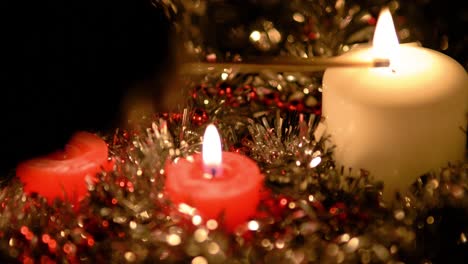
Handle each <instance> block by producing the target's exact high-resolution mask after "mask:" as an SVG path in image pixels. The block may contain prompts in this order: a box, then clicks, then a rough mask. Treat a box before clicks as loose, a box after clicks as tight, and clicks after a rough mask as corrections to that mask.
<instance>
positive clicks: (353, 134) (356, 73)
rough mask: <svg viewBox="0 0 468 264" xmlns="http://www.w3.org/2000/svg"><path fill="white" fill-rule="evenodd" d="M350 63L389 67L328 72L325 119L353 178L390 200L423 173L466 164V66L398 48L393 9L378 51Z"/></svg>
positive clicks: (384, 17) (379, 33) (382, 26)
mask: <svg viewBox="0 0 468 264" xmlns="http://www.w3.org/2000/svg"><path fill="white" fill-rule="evenodd" d="M343 57H345V58H348V59H351V60H366V59H372V58H374V59H375V58H381V59H385V58H387V59H390V67H383V68H330V69H327V70H326V72H325V75H324V78H323V87H324V89H323V113H324V116H325V118H326V121H325V122H326V126H327V132H328V133H329V134H330V135H331V144H333V145H335V146H336V148H335V149H334V156H335V160H336V162H337V164H338V166H344V167H346V168H352V172H354V175H358V174H359V172H360V170H361V169H364V170H367V171H369V172H370V173H371V176H373V177H374V178H375V179H377V180H381V181H383V183H384V187H385V189H384V196H386V197H388V196H389V195H391V194H393V193H394V191H396V190H404V189H405V188H407V187H408V186H410V184H411V183H412V182H414V181H415V180H416V177H418V176H420V175H422V174H424V173H427V172H429V171H431V170H433V169H437V168H440V167H442V166H446V165H447V164H448V162H456V161H459V160H463V157H464V151H465V142H466V136H465V133H464V132H463V131H462V130H463V129H466V117H465V114H466V111H467V108H468V107H467V105H468V93H467V92H468V89H467V88H468V78H467V74H466V71H465V70H464V69H463V67H462V66H461V65H459V64H458V63H457V62H456V61H454V60H453V59H451V58H449V57H447V56H446V55H444V54H441V53H439V52H436V51H433V50H429V49H425V48H422V47H416V46H407V45H399V44H398V39H397V35H396V32H395V28H394V25H393V22H392V17H391V14H390V11H389V10H388V9H384V10H383V11H382V12H381V15H380V17H379V20H378V22H377V28H376V31H375V36H374V41H373V47H372V48H361V49H356V50H354V51H351V52H349V53H347V54H345V55H344V56H343ZM460 128H462V129H460ZM351 175H353V173H351Z"/></svg>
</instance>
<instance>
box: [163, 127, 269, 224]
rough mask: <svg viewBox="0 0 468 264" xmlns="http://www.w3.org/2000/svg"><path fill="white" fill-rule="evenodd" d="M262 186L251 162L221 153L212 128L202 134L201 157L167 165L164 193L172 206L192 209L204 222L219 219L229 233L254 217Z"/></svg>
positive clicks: (255, 168) (260, 179) (181, 159)
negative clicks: (197, 212)
mask: <svg viewBox="0 0 468 264" xmlns="http://www.w3.org/2000/svg"><path fill="white" fill-rule="evenodd" d="M262 184H263V176H262V175H261V173H260V170H259V168H258V166H257V164H256V163H255V162H254V161H252V160H251V159H249V158H248V157H246V156H243V155H240V154H237V153H233V152H222V151H221V141H220V138H219V134H218V132H217V130H216V127H215V126H213V125H209V126H208V127H207V129H206V131H205V135H204V141H203V153H202V154H195V155H192V156H189V157H187V158H178V159H175V160H174V161H172V162H168V163H167V165H166V192H167V194H168V196H169V198H170V199H171V200H172V202H174V203H175V204H180V203H185V204H188V205H190V206H192V207H195V208H196V209H197V210H198V211H199V212H200V214H201V216H202V218H203V219H204V220H209V219H218V220H220V219H221V218H222V219H221V220H222V221H223V222H224V226H225V228H226V229H227V230H228V231H233V230H234V229H235V227H236V226H238V225H239V224H242V223H244V222H245V221H246V220H247V219H248V218H249V217H250V216H252V215H253V214H254V213H255V211H256V208H257V205H258V202H259V200H260V190H261V188H262Z"/></svg>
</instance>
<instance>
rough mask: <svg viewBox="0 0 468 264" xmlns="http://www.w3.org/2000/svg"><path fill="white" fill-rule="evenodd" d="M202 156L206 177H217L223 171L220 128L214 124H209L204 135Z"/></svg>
mask: <svg viewBox="0 0 468 264" xmlns="http://www.w3.org/2000/svg"><path fill="white" fill-rule="evenodd" d="M202 156H203V168H204V172H205V174H204V175H205V177H207V178H211V177H216V176H220V175H221V174H222V173H223V172H222V171H223V170H222V166H221V164H222V162H223V158H222V148H221V138H220V137H219V133H218V130H217V129H216V127H215V126H214V125H212V124H210V125H208V127H207V128H206V130H205V135H204V136H203V148H202Z"/></svg>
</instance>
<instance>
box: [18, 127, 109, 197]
mask: <svg viewBox="0 0 468 264" xmlns="http://www.w3.org/2000/svg"><path fill="white" fill-rule="evenodd" d="M107 156H108V153H107V144H106V142H104V141H103V140H102V139H101V138H99V137H98V136H96V135H94V134H91V133H87V132H78V133H76V134H75V135H74V136H73V137H72V138H71V140H70V142H69V143H68V144H67V145H66V146H65V149H64V150H63V151H58V152H55V153H53V154H50V155H47V156H44V157H39V158H34V159H31V160H28V161H25V162H23V163H21V164H19V165H18V167H17V168H16V175H17V176H18V177H19V179H20V180H21V182H23V184H24V191H25V192H26V193H33V192H36V193H38V194H40V195H41V196H43V197H45V198H47V200H48V202H49V203H50V202H52V201H53V200H54V199H55V198H61V199H68V200H69V201H70V202H72V203H73V204H75V205H77V204H78V202H79V201H80V200H82V199H83V198H84V197H85V196H86V193H87V186H86V182H85V177H86V176H90V177H95V176H96V174H97V173H98V172H100V171H101V170H102V169H107V170H108V169H110V167H111V165H112V164H111V162H109V161H108V159H107Z"/></svg>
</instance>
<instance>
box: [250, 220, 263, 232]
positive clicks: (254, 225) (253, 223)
mask: <svg viewBox="0 0 468 264" xmlns="http://www.w3.org/2000/svg"><path fill="white" fill-rule="evenodd" d="M247 227H248V228H249V230H250V231H257V230H258V228H260V225H259V224H258V222H257V221H255V220H252V221H250V222H249V223H248V224H247Z"/></svg>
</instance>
